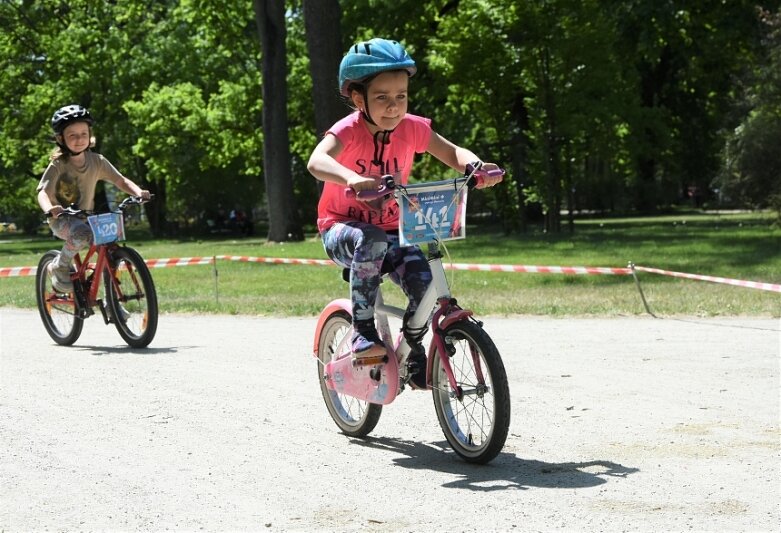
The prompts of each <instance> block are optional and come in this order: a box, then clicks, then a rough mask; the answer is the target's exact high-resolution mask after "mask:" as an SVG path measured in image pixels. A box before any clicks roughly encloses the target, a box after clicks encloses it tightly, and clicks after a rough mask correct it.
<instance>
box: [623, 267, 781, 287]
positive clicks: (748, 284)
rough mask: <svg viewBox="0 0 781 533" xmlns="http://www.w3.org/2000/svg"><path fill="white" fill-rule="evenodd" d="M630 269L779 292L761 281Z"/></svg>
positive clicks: (769, 284) (772, 285)
mask: <svg viewBox="0 0 781 533" xmlns="http://www.w3.org/2000/svg"><path fill="white" fill-rule="evenodd" d="M632 268H634V269H635V270H637V271H638V272H648V273H649V274H660V275H662V276H672V277H675V278H686V279H696V280H700V281H710V282H711V283H724V284H726V285H735V286H736V287H746V288H749V289H760V290H763V291H771V292H781V284H777V283H763V282H761V281H746V280H742V279H730V278H721V277H717V276H702V275H700V274H687V273H686V272H674V271H672V270H661V269H658V268H649V267H642V266H637V265H633V266H632Z"/></svg>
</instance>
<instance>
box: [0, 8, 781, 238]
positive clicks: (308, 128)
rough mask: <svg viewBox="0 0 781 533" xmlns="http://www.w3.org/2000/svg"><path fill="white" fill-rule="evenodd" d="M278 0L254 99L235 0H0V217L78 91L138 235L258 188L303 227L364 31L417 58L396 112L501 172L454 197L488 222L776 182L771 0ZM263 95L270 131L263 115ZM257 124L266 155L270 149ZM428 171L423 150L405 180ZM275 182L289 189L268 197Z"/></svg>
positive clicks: (754, 189) (250, 207)
mask: <svg viewBox="0 0 781 533" xmlns="http://www.w3.org/2000/svg"><path fill="white" fill-rule="evenodd" d="M278 1H279V2H281V1H282V0H278ZM259 5H268V3H266V2H259ZM279 5H281V4H279ZM284 5H285V9H284V27H285V50H286V52H285V53H286V58H285V64H286V73H285V74H284V75H285V77H286V83H285V84H284V89H285V91H286V94H287V98H286V101H285V102H280V101H275V98H274V95H271V96H269V95H266V96H263V95H264V87H266V88H268V83H269V82H270V81H271V80H270V79H268V80H264V77H266V76H268V74H265V73H264V71H263V69H262V65H263V61H264V59H267V56H266V54H267V51H266V50H263V49H262V47H261V39H259V34H258V26H257V25H256V21H255V16H254V9H253V2H251V1H250V0H225V1H220V2H217V1H216V0H178V1H173V0H162V1H159V2H151V3H150V2H141V1H138V0H124V1H122V2H91V1H88V0H73V1H71V2H68V3H62V2H60V1H58V0H39V1H32V0H4V1H3V2H0V22H2V27H3V32H2V33H0V67H1V68H2V69H3V72H4V75H3V76H2V78H0V96H2V98H3V103H4V110H3V113H2V115H1V116H0V172H1V173H2V174H3V179H2V180H0V215H2V216H10V217H13V218H14V219H15V220H17V221H19V222H22V223H23V224H24V225H26V226H28V227H30V228H34V227H35V226H36V225H37V223H38V221H39V220H40V213H39V209H38V207H37V205H36V203H35V199H34V196H35V195H34V189H35V185H36V183H37V180H38V179H39V176H40V175H41V172H42V171H43V169H44V167H45V165H46V164H47V161H48V153H49V152H50V149H51V148H52V145H51V139H50V132H49V126H48V122H49V118H50V117H51V114H52V113H53V111H54V110H55V109H56V108H58V107H59V106H61V105H64V104H67V103H72V102H79V103H82V104H83V105H85V106H88V107H89V108H90V109H91V110H92V112H93V114H94V115H95V116H96V118H97V124H96V127H95V134H96V136H97V139H98V145H97V150H98V151H100V152H101V153H103V154H105V155H106V156H107V157H108V158H109V159H110V160H111V161H112V162H114V163H115V164H116V166H117V167H118V168H119V169H120V170H121V171H123V173H125V174H126V175H128V176H129V177H131V178H132V179H134V180H136V181H138V182H140V183H142V184H144V185H145V186H147V187H149V188H150V189H152V190H153V191H154V192H155V193H156V194H157V201H156V202H154V203H152V204H148V205H149V206H151V207H150V208H151V209H152V210H151V211H150V212H149V213H148V214H149V217H150V221H151V222H152V225H153V228H154V230H155V231H157V232H159V233H164V232H169V233H172V232H175V231H183V230H187V229H190V230H195V229H196V228H198V227H199V226H200V224H201V223H202V222H203V221H204V220H205V219H207V218H209V217H211V216H213V215H214V213H215V212H216V211H218V210H220V209H224V210H230V209H232V208H233V207H236V206H239V207H241V208H243V209H245V210H247V211H252V212H254V213H255V214H256V215H257V216H260V217H263V218H265V217H266V216H267V214H268V213H269V202H271V203H272V204H273V206H274V207H275V208H276V207H279V208H280V209H281V214H280V215H278V217H279V218H280V219H282V220H290V221H295V220H300V221H303V222H304V223H305V224H310V223H312V222H313V221H314V217H315V206H316V202H317V198H318V189H317V187H316V181H315V180H314V179H313V178H312V177H311V176H309V174H308V173H307V172H306V168H305V162H306V160H307V158H308V156H309V153H310V151H311V149H312V148H313V146H314V144H315V143H316V142H317V139H318V136H319V135H321V134H322V130H323V129H324V128H325V127H327V126H324V125H326V124H327V123H328V122H329V121H333V120H335V118H336V117H338V116H340V115H341V114H343V113H344V112H346V111H347V109H346V107H340V106H341V104H340V103H338V98H337V95H338V92H337V88H336V74H337V73H336V71H335V69H336V67H335V65H336V64H337V62H338V61H337V59H338V57H339V54H341V53H342V52H343V51H344V50H346V49H347V47H348V46H349V45H350V44H352V43H353V42H355V41H357V40H360V39H367V38H371V37H375V36H382V37H387V38H393V39H397V40H400V41H402V42H403V43H404V44H405V46H406V47H407V48H408V50H409V51H410V53H411V54H412V55H413V57H414V58H415V59H416V61H417V62H418V66H419V70H418V74H417V75H416V76H415V77H414V78H413V79H412V81H411V93H410V96H411V111H412V112H415V113H419V114H423V115H426V116H430V117H432V118H433V119H434V125H435V128H436V129H437V131H438V132H440V133H442V134H443V135H445V136H446V137H447V138H449V139H451V140H452V141H454V142H456V143H458V144H462V145H465V146H469V147H470V148H472V149H473V150H474V151H475V152H476V153H477V154H479V155H480V156H481V157H483V158H484V159H485V160H492V161H496V162H498V163H500V164H502V165H505V166H506V167H507V168H508V169H509V171H510V172H509V174H508V179H507V180H506V181H505V183H503V184H502V185H501V186H500V187H496V188H494V189H493V190H491V191H487V192H486V193H485V194H481V195H475V196H474V200H473V201H472V202H471V203H472V207H473V208H475V209H480V210H484V211H490V212H491V213H494V214H495V216H496V217H497V219H498V220H500V221H501V222H502V224H503V226H504V227H505V229H506V231H508V232H509V231H517V230H519V229H522V228H523V227H524V226H525V225H526V224H527V223H528V222H529V221H530V220H533V219H534V218H535V216H536V213H537V212H538V211H539V212H540V213H542V214H543V218H542V219H541V220H542V221H543V222H544V225H545V228H546V229H547V230H549V231H559V230H560V229H561V228H562V227H563V226H564V224H563V222H562V220H561V213H562V212H564V211H566V210H569V211H570V212H572V210H575V209H591V210H602V211H609V210H621V211H627V210H638V211H653V210H656V209H660V208H664V207H666V206H668V205H671V204H673V203H675V202H679V201H682V198H683V196H684V193H685V192H686V191H687V190H691V188H692V187H693V188H695V189H697V190H699V191H702V192H703V194H704V200H706V201H711V202H715V201H716V200H717V199H718V197H716V196H715V195H714V194H711V190H712V184H713V186H714V187H715V188H718V189H719V193H720V197H721V198H726V197H727V196H728V197H729V198H730V199H731V201H732V202H733V203H736V204H741V205H751V206H760V207H761V206H767V205H769V204H771V203H772V201H773V200H772V198H777V197H779V196H781V191H779V189H778V184H779V182H780V181H781V180H779V179H778V172H779V170H778V169H779V163H778V159H777V155H776V154H777V152H778V150H777V149H776V148H777V139H778V138H779V137H778V136H779V133H780V132H781V126H779V107H780V106H779V103H778V101H779V94H778V87H779V86H781V80H780V79H779V74H778V72H780V71H781V70H780V69H779V66H781V65H779V55H781V52H779V44H778V43H779V38H778V34H779V31H778V24H779V23H778V14H777V13H778V9H779V2H778V0H776V1H774V2H764V5H763V8H762V9H760V10H757V8H756V7H755V5H754V2H752V1H749V0H735V1H731V2H723V1H721V0H704V1H702V2H684V1H676V0H629V1H624V0H620V1H619V0H546V1H544V2H517V1H515V0H491V1H488V0H450V1H448V2H442V1H434V0H398V1H396V2H384V1H381V0H352V1H350V2H345V1H341V2H338V1H337V0H329V1H328V2H313V1H312V2H310V0H287V2H285V4H284ZM323 9H325V11H324V10H323ZM307 16H308V17H309V19H308V20H307ZM334 21H338V24H337V23H335V22H334ZM329 28H330V29H329ZM329 65H330V67H329ZM329 68H330V69H334V72H333V73H332V74H331V75H329V74H328V73H327V71H328V69H329ZM313 80H314V83H313ZM277 87H279V85H277ZM280 91H281V89H278V90H277V91H276V92H280ZM280 98H284V97H280ZM264 100H265V101H264ZM269 105H270V106H272V107H271V108H269V107H268V106H269ZM280 106H283V108H284V109H285V110H286V118H285V119H284V120H283V121H282V122H284V123H286V124H287V127H284V126H283V125H280V123H275V125H274V126H273V129H272V130H269V131H266V132H264V131H263V120H264V117H265V118H268V117H267V115H268V114H269V113H271V112H272V110H277V111H279V110H280ZM270 132H272V133H270ZM270 134H273V135H274V139H275V140H279V138H281V137H285V136H286V137H287V140H286V141H285V144H286V145H287V150H280V149H279V148H277V149H275V150H273V151H269V150H268V148H269V144H268V142H267V140H268V139H269V135H270ZM282 134H284V135H282ZM271 159H273V161H271ZM271 168H273V169H276V170H273V171H270V170H269V169H271ZM443 172H445V170H443V168H442V166H441V165H440V164H439V163H438V162H435V161H431V160H430V158H428V157H423V158H421V161H420V162H419V163H418V165H417V166H416V172H415V176H414V178H415V179H432V178H436V177H439V176H441V175H442V173H443ZM717 176H718V180H717V181H715V182H714V181H713V180H714V178H715V177H717ZM275 186H280V187H281V189H280V190H283V189H284V188H285V187H288V186H290V187H291V188H292V195H293V196H292V199H287V200H285V201H284V202H277V201H274V200H273V194H272V193H270V191H271V190H272V189H273V187H275ZM270 187H271V188H270ZM274 194H276V193H274ZM293 227H295V224H294V226H293ZM284 233H291V234H292V233H297V236H298V232H296V231H293V232H291V231H289V230H288V229H285V230H284ZM275 238H280V237H279V236H276V237H275Z"/></svg>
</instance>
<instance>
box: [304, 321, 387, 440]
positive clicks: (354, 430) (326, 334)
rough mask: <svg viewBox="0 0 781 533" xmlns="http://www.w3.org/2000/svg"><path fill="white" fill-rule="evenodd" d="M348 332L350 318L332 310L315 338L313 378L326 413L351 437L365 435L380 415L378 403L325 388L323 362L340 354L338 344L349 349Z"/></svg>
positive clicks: (350, 322)
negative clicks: (318, 387) (314, 377)
mask: <svg viewBox="0 0 781 533" xmlns="http://www.w3.org/2000/svg"><path fill="white" fill-rule="evenodd" d="M351 332H352V320H351V318H350V314H349V313H347V312H346V311H335V312H333V313H332V314H331V315H330V316H329V317H328V318H327V319H326V320H325V322H324V324H323V328H322V330H321V332H320V338H319V339H318V340H317V353H318V357H319V361H318V363H317V377H318V381H319V383H320V392H322V394H323V401H325V405H326V407H327V408H328V413H329V414H330V415H331V418H333V420H334V422H336V425H337V426H339V429H340V430H341V431H342V433H344V434H346V435H349V436H351V437H365V436H366V435H368V434H369V433H371V432H372V430H374V428H375V427H377V422H379V420H380V415H381V414H382V405H378V404H374V403H370V402H366V401H363V400H359V399H358V398H353V397H352V396H347V395H345V394H339V393H338V392H336V391H335V390H331V389H329V388H328V386H327V385H326V376H325V372H324V371H325V365H326V363H328V362H329V361H331V360H332V359H334V358H336V357H337V356H338V355H340V354H339V350H340V345H341V346H343V347H344V348H345V349H349V346H350V338H349V335H350V333H351ZM345 337H347V338H345ZM348 357H349V355H348Z"/></svg>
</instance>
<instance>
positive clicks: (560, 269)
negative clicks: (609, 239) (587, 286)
mask: <svg viewBox="0 0 781 533" xmlns="http://www.w3.org/2000/svg"><path fill="white" fill-rule="evenodd" d="M444 265H445V270H469V271H477V272H527V273H531V274H601V275H618V276H629V275H631V274H632V270H631V269H629V268H608V267H579V266H574V267H565V266H535V265H486V264H467V263H445V264H444Z"/></svg>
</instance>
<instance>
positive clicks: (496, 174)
mask: <svg viewBox="0 0 781 533" xmlns="http://www.w3.org/2000/svg"><path fill="white" fill-rule="evenodd" d="M477 174H479V177H480V179H478V180H477V186H476V188H477V189H485V188H486V187H493V186H494V185H497V184H498V183H500V182H501V181H502V179H503V177H504V171H503V170H502V169H501V168H500V167H499V165H497V164H496V163H483V166H482V167H480V170H478V171H477Z"/></svg>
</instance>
